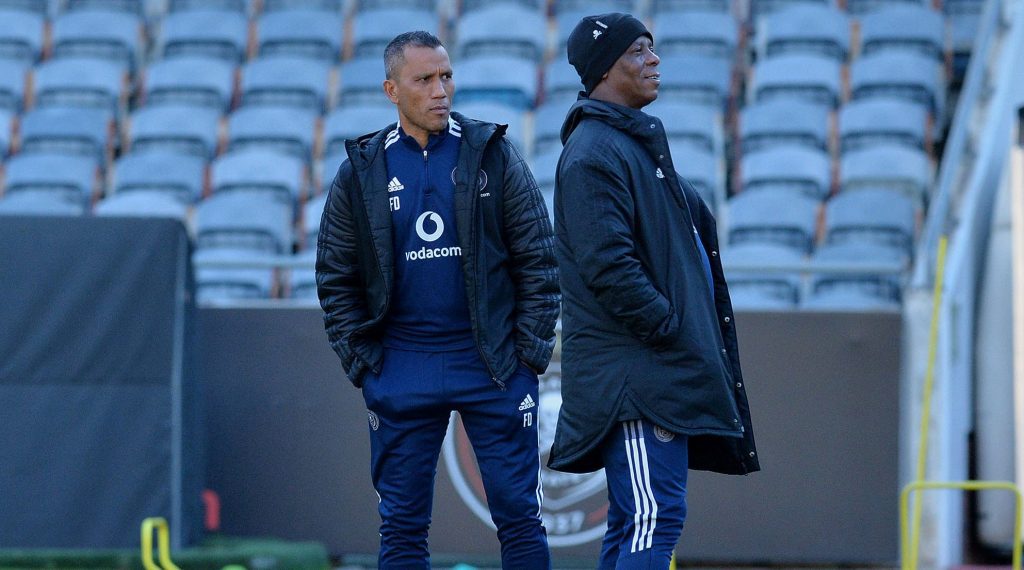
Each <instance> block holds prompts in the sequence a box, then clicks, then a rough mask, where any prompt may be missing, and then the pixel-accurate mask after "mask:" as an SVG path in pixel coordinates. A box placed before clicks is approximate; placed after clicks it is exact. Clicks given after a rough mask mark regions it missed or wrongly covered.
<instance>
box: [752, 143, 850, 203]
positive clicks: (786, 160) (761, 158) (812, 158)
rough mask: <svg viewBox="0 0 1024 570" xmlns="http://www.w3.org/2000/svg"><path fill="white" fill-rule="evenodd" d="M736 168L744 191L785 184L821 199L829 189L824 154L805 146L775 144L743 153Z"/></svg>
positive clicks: (829, 175) (828, 167)
mask: <svg viewBox="0 0 1024 570" xmlns="http://www.w3.org/2000/svg"><path fill="white" fill-rule="evenodd" d="M740 169H741V171H742V176H741V180H742V183H743V189H744V190H745V191H749V190H754V189H757V188H761V187H786V188H790V189H792V190H796V191H799V192H802V193H803V194H804V195H806V196H808V197H810V198H813V199H817V200H821V199H822V198H824V197H825V196H826V195H828V193H829V192H830V191H831V190H832V168H831V160H830V158H829V155H828V153H826V152H825V151H822V150H815V149H812V148H808V147H805V146H798V145H792V144H787V145H779V146H773V147H770V148H766V149H763V150H758V151H756V152H752V153H749V154H745V155H744V156H743V159H742V161H741V166H740ZM744 193H746V192H744Z"/></svg>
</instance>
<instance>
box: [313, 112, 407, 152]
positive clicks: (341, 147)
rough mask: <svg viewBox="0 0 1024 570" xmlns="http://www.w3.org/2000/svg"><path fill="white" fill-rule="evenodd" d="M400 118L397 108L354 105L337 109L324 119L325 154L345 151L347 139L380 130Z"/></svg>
mask: <svg viewBox="0 0 1024 570" xmlns="http://www.w3.org/2000/svg"><path fill="white" fill-rule="evenodd" d="M397 120H398V114H397V113H396V112H395V108H394V107H391V106H387V107H385V106H383V105H365V106H364V105H352V106H346V107H341V108H338V109H335V110H334V111H332V112H331V114H330V115H328V116H327V120H326V121H324V154H326V155H331V154H337V153H344V152H345V141H346V140H348V139H356V138H359V137H360V136H362V135H365V134H369V133H372V132H376V131H379V130H381V129H383V128H385V127H387V126H388V125H390V124H391V123H394V122H395V121H397Z"/></svg>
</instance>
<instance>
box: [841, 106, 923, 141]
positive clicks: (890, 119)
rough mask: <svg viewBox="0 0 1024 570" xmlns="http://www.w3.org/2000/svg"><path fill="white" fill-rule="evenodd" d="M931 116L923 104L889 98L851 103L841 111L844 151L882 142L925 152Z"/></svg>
mask: <svg viewBox="0 0 1024 570" xmlns="http://www.w3.org/2000/svg"><path fill="white" fill-rule="evenodd" d="M927 125H928V113H927V112H926V111H925V109H924V108H923V107H921V106H920V105H916V104H914V103H911V102H909V101H906V100H902V99H893V98H889V97H872V98H870V99H861V100H858V101H851V102H849V103H847V104H846V105H844V106H843V108H842V110H840V112H839V144H840V148H841V149H842V151H843V152H846V151H850V150H856V149H860V148H866V147H869V146H873V145H876V144H881V143H897V144H901V145H904V146H907V147H910V148H916V149H923V148H925V144H926V136H927V135H926V133H927Z"/></svg>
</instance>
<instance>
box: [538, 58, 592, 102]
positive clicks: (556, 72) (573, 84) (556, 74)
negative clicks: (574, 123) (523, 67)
mask: <svg viewBox="0 0 1024 570" xmlns="http://www.w3.org/2000/svg"><path fill="white" fill-rule="evenodd" d="M580 91H583V83H582V82H580V76H579V74H577V73H576V69H575V68H573V66H571V65H569V62H568V61H567V60H566V59H565V58H555V59H554V60H552V61H551V63H549V64H548V66H547V68H546V69H545V70H544V99H545V101H547V100H551V99H560V98H563V97H565V98H572V99H573V100H576V96H577V95H578V94H579V92H580Z"/></svg>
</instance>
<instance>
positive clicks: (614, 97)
mask: <svg viewBox="0 0 1024 570" xmlns="http://www.w3.org/2000/svg"><path fill="white" fill-rule="evenodd" d="M589 98H591V99H594V100H597V101H604V102H606V103H614V104H616V105H622V106H623V107H629V108H630V109H636V110H638V111H639V110H640V109H641V108H642V107H637V106H636V105H634V104H633V103H632V102H630V101H627V100H626V98H625V97H624V96H623V95H622V93H620V92H618V91H616V90H614V89H611V88H609V87H608V86H607V84H606V83H600V84H598V86H597V87H594V90H593V91H592V92H591V93H590V95H589Z"/></svg>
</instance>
